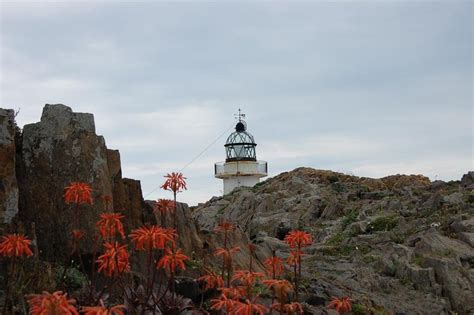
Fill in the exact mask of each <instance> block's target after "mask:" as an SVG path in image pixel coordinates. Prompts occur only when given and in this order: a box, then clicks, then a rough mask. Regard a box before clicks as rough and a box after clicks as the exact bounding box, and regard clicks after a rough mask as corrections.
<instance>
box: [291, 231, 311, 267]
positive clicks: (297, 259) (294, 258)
mask: <svg viewBox="0 0 474 315" xmlns="http://www.w3.org/2000/svg"><path fill="white" fill-rule="evenodd" d="M285 242H286V243H287V244H288V245H290V247H291V248H292V250H291V252H290V256H289V257H288V259H287V262H288V264H290V265H292V266H296V265H300V264H301V257H302V256H303V252H302V251H301V248H303V247H306V246H309V245H311V244H312V242H313V240H312V238H311V234H309V233H306V232H303V231H298V230H295V231H291V232H289V233H288V234H287V235H286V236H285Z"/></svg>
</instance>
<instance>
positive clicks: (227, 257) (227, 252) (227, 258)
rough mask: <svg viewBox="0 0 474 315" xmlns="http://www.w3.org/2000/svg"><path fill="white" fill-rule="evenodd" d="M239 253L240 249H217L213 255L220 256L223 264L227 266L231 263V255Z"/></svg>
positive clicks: (236, 247)
mask: <svg viewBox="0 0 474 315" xmlns="http://www.w3.org/2000/svg"><path fill="white" fill-rule="evenodd" d="M238 251H240V247H238V246H235V247H232V248H223V247H219V248H217V249H216V250H215V252H214V255H216V256H222V258H223V259H224V263H225V264H226V265H227V266H229V265H230V264H231V263H232V255H233V254H235V253H237V252H238Z"/></svg>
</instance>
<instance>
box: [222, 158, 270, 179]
mask: <svg viewBox="0 0 474 315" xmlns="http://www.w3.org/2000/svg"><path fill="white" fill-rule="evenodd" d="M267 175H268V167H267V162H266V161H232V162H218V163H215V164H214V176H215V177H217V178H227V177H230V176H258V177H265V176H267Z"/></svg>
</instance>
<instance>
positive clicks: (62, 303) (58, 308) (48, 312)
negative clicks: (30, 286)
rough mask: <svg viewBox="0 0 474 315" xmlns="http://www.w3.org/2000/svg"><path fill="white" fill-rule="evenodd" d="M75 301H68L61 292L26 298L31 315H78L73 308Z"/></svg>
mask: <svg viewBox="0 0 474 315" xmlns="http://www.w3.org/2000/svg"><path fill="white" fill-rule="evenodd" d="M75 303H76V301H74V300H68V299H67V294H65V293H64V294H63V293H62V292H61V291H56V292H54V293H48V292H46V291H45V292H43V294H32V295H30V296H29V298H28V304H29V305H30V314H33V315H79V312H78V311H77V309H76V308H75V307H74V304H75Z"/></svg>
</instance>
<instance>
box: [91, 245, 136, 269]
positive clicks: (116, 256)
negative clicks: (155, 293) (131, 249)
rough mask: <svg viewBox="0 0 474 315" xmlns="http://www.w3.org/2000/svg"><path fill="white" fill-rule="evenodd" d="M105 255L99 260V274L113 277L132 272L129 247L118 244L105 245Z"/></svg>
mask: <svg viewBox="0 0 474 315" xmlns="http://www.w3.org/2000/svg"><path fill="white" fill-rule="evenodd" d="M104 247H105V253H104V254H103V255H101V256H99V258H98V259H97V262H98V263H99V272H103V273H105V274H106V275H107V276H109V277H111V276H113V275H114V274H115V273H118V274H120V273H123V272H128V271H129V270H130V262H129V257H130V255H129V253H128V252H127V245H120V244H119V243H118V242H115V243H113V244H112V243H105V244H104Z"/></svg>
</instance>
